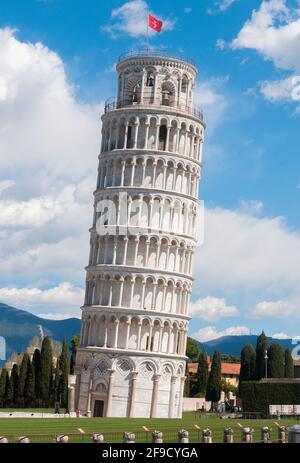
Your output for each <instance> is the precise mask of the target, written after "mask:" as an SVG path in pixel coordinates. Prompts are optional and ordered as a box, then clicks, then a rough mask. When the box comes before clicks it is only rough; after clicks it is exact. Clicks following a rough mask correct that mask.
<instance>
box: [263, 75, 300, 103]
mask: <svg viewBox="0 0 300 463" xmlns="http://www.w3.org/2000/svg"><path fill="white" fill-rule="evenodd" d="M260 91H261V93H262V95H263V96H264V97H265V98H266V99H267V100H269V101H272V102H273V103H276V102H282V101H299V100H300V76H298V77H297V76H292V77H287V78H286V79H280V80H273V81H268V80H266V81H263V82H261V83H260Z"/></svg>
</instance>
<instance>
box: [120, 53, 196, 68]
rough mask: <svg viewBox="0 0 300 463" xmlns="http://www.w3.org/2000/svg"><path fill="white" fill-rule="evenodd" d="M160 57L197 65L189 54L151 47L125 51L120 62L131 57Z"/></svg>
mask: <svg viewBox="0 0 300 463" xmlns="http://www.w3.org/2000/svg"><path fill="white" fill-rule="evenodd" d="M151 56H153V57H160V58H167V59H176V60H179V61H184V62H185V63H188V64H191V65H192V66H194V67H195V63H194V60H193V59H192V58H190V57H188V56H183V55H181V54H180V53H176V52H175V53H173V52H165V51H161V50H153V49H151V48H147V49H145V50H129V51H126V52H125V53H122V54H121V55H120V56H119V58H118V62H119V63H120V62H121V61H124V60H126V59H130V58H143V57H151Z"/></svg>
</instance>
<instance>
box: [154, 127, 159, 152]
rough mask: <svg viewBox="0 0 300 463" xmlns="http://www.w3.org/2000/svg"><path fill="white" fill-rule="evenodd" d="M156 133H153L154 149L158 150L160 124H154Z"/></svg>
mask: <svg viewBox="0 0 300 463" xmlns="http://www.w3.org/2000/svg"><path fill="white" fill-rule="evenodd" d="M155 127H156V134H155V148H154V149H155V150H156V151H157V150H158V142H159V129H160V125H158V124H156V126H155Z"/></svg>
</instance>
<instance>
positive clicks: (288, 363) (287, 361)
mask: <svg viewBox="0 0 300 463" xmlns="http://www.w3.org/2000/svg"><path fill="white" fill-rule="evenodd" d="M284 377H285V378H294V361H293V357H292V350H291V349H286V350H285V351H284Z"/></svg>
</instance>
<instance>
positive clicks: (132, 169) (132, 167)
mask: <svg viewBox="0 0 300 463" xmlns="http://www.w3.org/2000/svg"><path fill="white" fill-rule="evenodd" d="M134 174H135V159H133V160H132V162H131V177H130V186H133V184H134Z"/></svg>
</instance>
